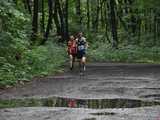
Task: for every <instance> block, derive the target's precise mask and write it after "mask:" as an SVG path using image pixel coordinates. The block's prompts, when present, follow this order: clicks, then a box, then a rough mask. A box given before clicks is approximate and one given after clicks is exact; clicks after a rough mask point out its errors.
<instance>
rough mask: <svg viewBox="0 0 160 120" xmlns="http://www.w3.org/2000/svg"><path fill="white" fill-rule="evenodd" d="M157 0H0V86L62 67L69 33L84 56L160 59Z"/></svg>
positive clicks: (116, 59)
mask: <svg viewBox="0 0 160 120" xmlns="http://www.w3.org/2000/svg"><path fill="white" fill-rule="evenodd" d="M159 6H160V1H159V0H0V87H1V88H3V87H4V86H6V87H9V86H12V85H15V84H17V83H21V84H23V83H24V82H25V81H28V80H30V79H31V78H33V77H34V76H43V75H48V74H53V73H55V72H61V71H63V65H64V63H65V62H66V60H67V53H66V43H67V41H68V38H69V36H70V35H75V34H76V33H77V32H79V31H82V32H83V34H84V36H85V37H86V38H87V41H88V42H89V49H88V53H87V55H88V61H105V62H142V63H160V48H159V46H160V32H159V31H160V27H159V26H160V8H159Z"/></svg>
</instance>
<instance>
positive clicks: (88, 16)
mask: <svg viewBox="0 0 160 120" xmlns="http://www.w3.org/2000/svg"><path fill="white" fill-rule="evenodd" d="M87 29H88V31H89V30H90V4H89V0H87Z"/></svg>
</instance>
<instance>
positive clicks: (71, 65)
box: [69, 54, 73, 70]
mask: <svg viewBox="0 0 160 120" xmlns="http://www.w3.org/2000/svg"><path fill="white" fill-rule="evenodd" d="M69 57H70V69H71V70H72V69H73V55H71V54H70V55H69Z"/></svg>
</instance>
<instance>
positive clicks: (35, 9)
mask: <svg viewBox="0 0 160 120" xmlns="http://www.w3.org/2000/svg"><path fill="white" fill-rule="evenodd" d="M38 3H39V0H34V5H33V19H32V39H31V40H32V44H34V43H35V41H36V39H37V34H38V5H39V4H38Z"/></svg>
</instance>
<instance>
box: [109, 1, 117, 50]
mask: <svg viewBox="0 0 160 120" xmlns="http://www.w3.org/2000/svg"><path fill="white" fill-rule="evenodd" d="M115 8H116V3H115V0H110V15H111V19H110V23H111V32H112V37H113V44H112V47H113V48H115V49H117V48H118V35H117V19H116V11H115Z"/></svg>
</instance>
